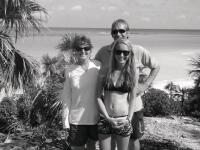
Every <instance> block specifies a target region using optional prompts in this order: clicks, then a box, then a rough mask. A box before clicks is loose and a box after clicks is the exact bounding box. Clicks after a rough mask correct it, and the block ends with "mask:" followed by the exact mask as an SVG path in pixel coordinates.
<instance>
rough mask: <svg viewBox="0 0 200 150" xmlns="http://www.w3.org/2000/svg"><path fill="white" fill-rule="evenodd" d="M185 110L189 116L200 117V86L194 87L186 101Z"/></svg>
mask: <svg viewBox="0 0 200 150" xmlns="http://www.w3.org/2000/svg"><path fill="white" fill-rule="evenodd" d="M184 112H185V114H186V115H188V116H192V117H196V118H200V88H196V89H192V90H190V92H189V98H188V100H187V101H185V102H184Z"/></svg>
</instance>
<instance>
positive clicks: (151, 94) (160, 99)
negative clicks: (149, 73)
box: [142, 88, 173, 116]
mask: <svg viewBox="0 0 200 150" xmlns="http://www.w3.org/2000/svg"><path fill="white" fill-rule="evenodd" d="M142 99H143V103H144V108H145V109H144V115H145V116H167V115H170V114H171V113H172V112H173V109H172V107H171V105H172V101H171V100H170V99H169V96H168V94H167V93H166V92H164V91H162V90H159V89H153V88H152V89H149V90H148V92H147V93H145V94H144V95H143V96H142Z"/></svg>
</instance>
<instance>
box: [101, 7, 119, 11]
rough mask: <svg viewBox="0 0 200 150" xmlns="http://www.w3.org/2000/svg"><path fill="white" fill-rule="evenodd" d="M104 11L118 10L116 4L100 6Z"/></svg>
mask: <svg viewBox="0 0 200 150" xmlns="http://www.w3.org/2000/svg"><path fill="white" fill-rule="evenodd" d="M100 9H101V10H102V11H114V10H117V7H116V6H101V8H100Z"/></svg>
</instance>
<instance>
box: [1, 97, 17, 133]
mask: <svg viewBox="0 0 200 150" xmlns="http://www.w3.org/2000/svg"><path fill="white" fill-rule="evenodd" d="M16 120H17V107H16V103H15V101H14V100H12V99H10V98H8V97H4V98H3V99H2V101H1V103H0V132H2V133H8V132H11V131H12V130H13V128H12V129H10V128H9V127H10V125H11V124H13V123H14V122H16Z"/></svg>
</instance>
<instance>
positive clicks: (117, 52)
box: [115, 50, 130, 56]
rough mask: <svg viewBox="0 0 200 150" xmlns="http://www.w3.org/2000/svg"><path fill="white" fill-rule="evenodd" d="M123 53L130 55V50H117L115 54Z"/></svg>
mask: <svg viewBox="0 0 200 150" xmlns="http://www.w3.org/2000/svg"><path fill="white" fill-rule="evenodd" d="M122 53H123V55H124V56H128V55H129V54H130V52H129V51H123V50H115V55H121V54H122Z"/></svg>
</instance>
